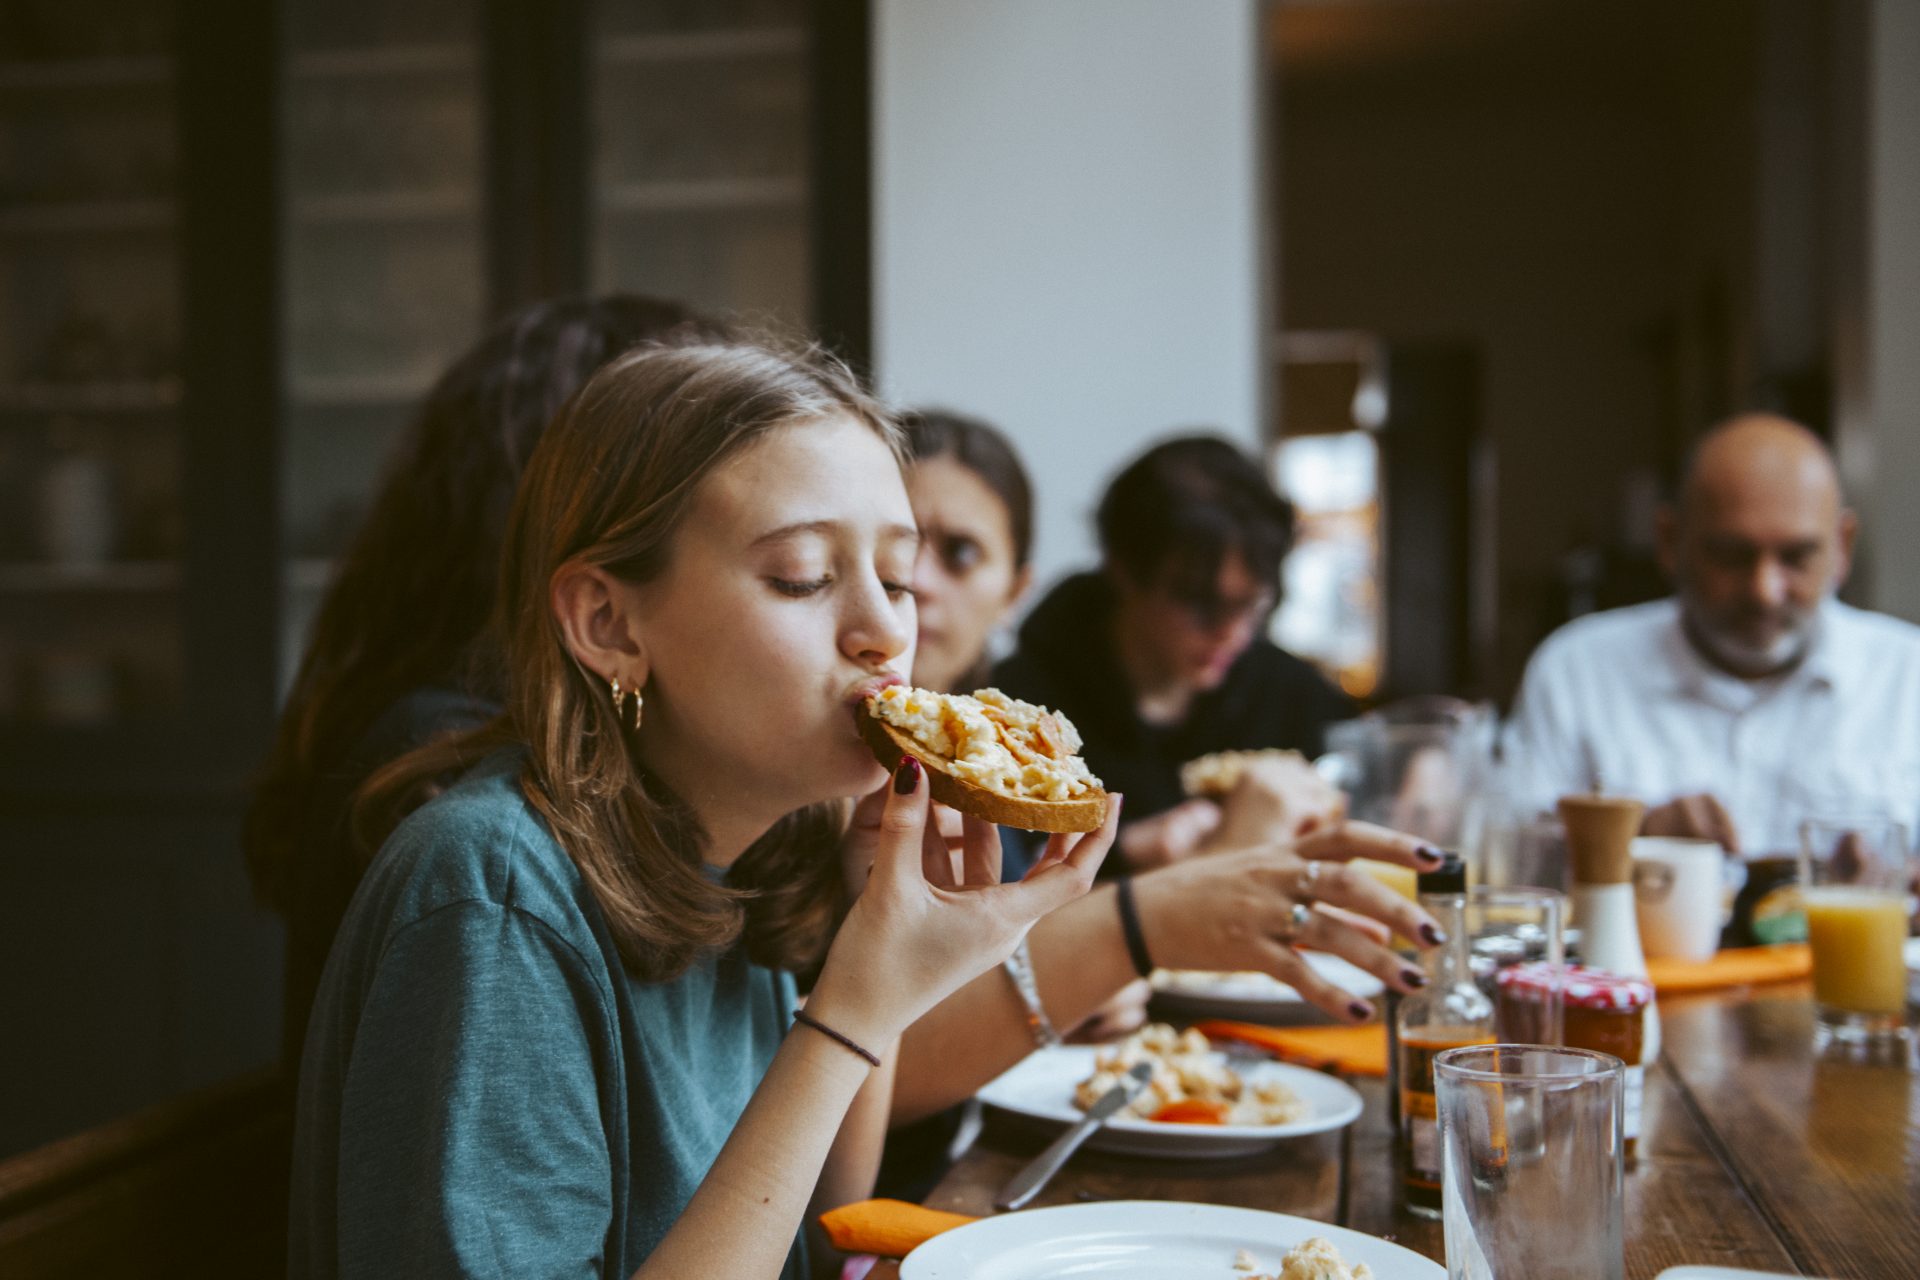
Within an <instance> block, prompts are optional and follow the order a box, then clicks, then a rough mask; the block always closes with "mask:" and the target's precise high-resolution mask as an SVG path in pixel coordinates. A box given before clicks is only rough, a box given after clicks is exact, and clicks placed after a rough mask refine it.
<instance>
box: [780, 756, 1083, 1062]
mask: <svg viewBox="0 0 1920 1280" xmlns="http://www.w3.org/2000/svg"><path fill="white" fill-rule="evenodd" d="M933 807H934V806H932V804H931V803H930V802H929V800H928V796H927V783H926V779H925V777H924V776H922V771H921V766H920V762H919V761H917V760H915V759H913V758H912V757H911V756H909V757H907V758H906V759H904V760H902V761H901V763H900V767H899V768H898V769H897V770H896V771H895V773H894V777H893V783H892V784H891V785H889V786H888V787H887V788H886V789H885V794H884V796H883V797H881V798H880V800H879V801H878V802H877V803H876V802H875V799H874V797H871V796H870V797H868V799H867V800H866V801H865V802H863V803H862V804H861V806H860V807H859V808H858V809H856V811H855V815H856V816H855V825H854V828H853V830H852V831H850V832H849V835H848V840H849V843H850V844H851V845H855V846H860V845H864V846H866V847H869V848H871V850H872V860H871V863H872V865H871V870H870V871H869V873H868V874H867V877H866V882H865V885H864V886H863V887H862V888H861V890H860V894H859V896H858V897H857V898H855V899H854V903H853V908H852V910H851V911H849V912H848V914H847V919H846V922H845V923H844V924H842V925H841V926H840V931H839V933H838V934H837V935H836V936H835V938H834V941H833V946H832V949H831V950H829V952H828V953H827V962H826V965H825V966H824V967H823V968H822V970H821V973H820V979H819V981H818V982H817V983H816V984H815V985H814V989H813V995H812V996H811V997H810V998H809V999H808V1002H807V1008H808V1010H809V1011H810V1012H812V1013H814V1014H815V1016H817V1017H820V1018H822V1019H824V1020H826V1021H827V1022H828V1023H829V1024H830V1025H832V1026H833V1027H835V1028H836V1029H838V1030H840V1031H842V1032H843V1033H845V1034H846V1035H849V1036H852V1037H853V1038H854V1039H856V1040H859V1041H860V1042H861V1043H862V1044H869V1043H871V1044H885V1043H887V1042H888V1041H890V1040H892V1039H893V1038H894V1037H896V1036H898V1035H899V1034H900V1033H901V1032H902V1031H904V1030H905V1029H906V1028H907V1027H908V1026H909V1025H910V1024H911V1023H912V1022H913V1021H914V1020H915V1019H917V1018H919V1017H920V1015H921V1014H923V1013H925V1012H926V1011H927V1010H928V1009H931V1008H932V1007H933V1006H934V1005H935V1004H938V1003H939V1002H940V1001H941V1000H943V999H945V998H946V997H947V996H949V995H951V994H952V993H953V992H954V991H956V990H958V989H959V988H960V987H961V986H963V985H964V984H966V983H967V982H969V981H971V980H972V979H974V978H976V977H978V976H979V975H980V974H982V973H985V972H986V971H987V970H988V969H990V968H992V967H993V966H994V965H996V964H999V963H1000V962H1001V961H1002V960H1005V959H1006V958H1007V957H1008V956H1009V955H1011V954H1012V953H1013V948H1014V947H1015V945H1017V944H1018V943H1019V941H1020V939H1021V938H1022V937H1023V936H1025V934H1026V931H1027V930H1028V929H1029V928H1031V927H1032V925H1033V923H1034V921H1036V920H1038V919H1039V918H1040V917H1041V916H1044V915H1046V914H1047V913H1048V912H1050V911H1053V910H1055V909H1056V908H1058V907H1061V906H1064V905H1065V904H1066V903H1068V902H1071V901H1072V900H1073V899H1075V898H1077V897H1079V896H1080V895H1082V894H1084V893H1085V892H1086V891H1087V890H1088V889H1089V888H1090V887H1091V886H1092V884H1093V873H1094V871H1095V869H1097V868H1098V867H1099V865H1100V861H1101V859H1103V858H1104V857H1105V856H1106V853H1107V849H1108V847H1109V846H1110V845H1112V843H1113V835H1114V831H1115V829H1116V828H1117V826H1118V825H1119V818H1120V797H1119V796H1115V797H1113V799H1112V801H1111V802H1110V803H1109V805H1108V806H1107V820H1106V823H1105V825H1103V826H1102V827H1101V828H1100V829H1099V830H1098V831H1093V832H1088V833H1087V834H1085V835H1080V836H1054V837H1053V838H1052V839H1051V840H1050V841H1048V844H1047V849H1046V852H1045V854H1043V855H1042V857H1041V858H1040V860H1039V861H1038V862H1036V863H1035V864H1034V866H1033V869H1032V870H1031V871H1029V872H1028V873H1027V875H1026V877H1025V878H1024V879H1023V880H1021V881H1020V882H1019V883H1017V884H1001V883H1000V882H999V881H1000V832H999V830H998V828H996V827H995V826H994V825H993V824H992V823H989V822H983V821H981V820H979V819H977V818H972V817H967V818H965V819H964V820H963V821H962V824H961V849H960V855H959V857H958V858H955V857H954V856H953V854H952V853H951V852H950V851H949V849H948V845H947V841H946V839H945V837H944V836H943V835H942V834H941V833H940V829H939V825H938V822H937V821H934V820H930V811H931V810H932V808H933ZM859 856H860V855H858V854H854V855H850V861H858V859H859ZM863 1037H864V1038H863Z"/></svg>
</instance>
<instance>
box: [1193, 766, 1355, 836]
mask: <svg viewBox="0 0 1920 1280" xmlns="http://www.w3.org/2000/svg"><path fill="white" fill-rule="evenodd" d="M1180 781H1181V786H1182V787H1183V788H1185V790H1186V791H1187V793H1188V794H1189V795H1196V796H1212V797H1215V798H1217V799H1218V800H1219V803H1220V808H1221V821H1220V825H1219V827H1218V828H1217V829H1216V830H1215V831H1214V832H1213V834H1212V835H1211V836H1210V837H1209V838H1208V840H1207V844H1208V846H1209V847H1211V848H1222V849H1237V848H1245V847H1247V846H1249V845H1254V844H1260V843H1268V842H1271V843H1276V844H1286V845H1290V844H1293V843H1294V842H1295V841H1298V840H1300V839H1302V838H1303V837H1305V836H1309V835H1311V834H1313V833H1314V832H1316V831H1321V830H1325V829H1326V828H1329V827H1333V826H1337V825H1339V823H1340V822H1341V820H1342V819H1344V818H1345V816H1346V811H1347V800H1346V797H1345V796H1344V795H1342V794H1341V793H1340V791H1339V789H1338V788H1336V787H1334V786H1333V785H1332V784H1331V783H1329V782H1328V781H1327V780H1326V779H1325V778H1322V777H1321V776H1320V774H1319V772H1318V771H1317V770H1316V769H1315V768H1314V767H1313V766H1312V765H1311V764H1309V763H1307V759H1306V757H1305V756H1303V755H1301V754H1300V753H1299V752H1297V751H1226V752H1217V753H1215V754H1213V755H1208V756H1201V757H1200V758H1199V759H1197V760H1192V761H1189V762H1188V763H1187V764H1186V766H1185V767H1184V768H1182V769H1181V771H1180Z"/></svg>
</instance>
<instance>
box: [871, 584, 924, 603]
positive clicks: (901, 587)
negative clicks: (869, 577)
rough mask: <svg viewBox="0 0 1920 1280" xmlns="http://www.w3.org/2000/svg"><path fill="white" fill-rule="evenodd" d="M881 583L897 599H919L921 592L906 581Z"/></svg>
mask: <svg viewBox="0 0 1920 1280" xmlns="http://www.w3.org/2000/svg"><path fill="white" fill-rule="evenodd" d="M880 585H881V586H883V587H885V588H886V589H887V594H888V595H890V596H892V597H893V598H894V599H895V600H915V599H918V598H919V595H920V593H919V592H917V591H915V590H914V589H913V588H912V587H910V586H908V585H907V584H906V583H904V582H883V583H881V584H880Z"/></svg>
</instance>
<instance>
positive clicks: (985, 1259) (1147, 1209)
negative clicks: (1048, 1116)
mask: <svg viewBox="0 0 1920 1280" xmlns="http://www.w3.org/2000/svg"><path fill="white" fill-rule="evenodd" d="M1312 1236H1324V1237H1325V1238H1326V1239H1327V1240H1329V1241H1331V1242H1332V1243H1333V1246H1334V1247H1335V1248H1336V1249H1338V1250H1340V1256H1341V1257H1342V1258H1344V1259H1346V1261H1347V1264H1348V1265H1349V1266H1352V1265H1353V1264H1355V1263H1361V1262H1364V1263H1366V1264H1367V1266H1369V1267H1371V1268H1372V1269H1373V1274H1374V1280H1446V1275H1447V1269H1446V1268H1445V1267H1443V1266H1441V1265H1440V1264H1439V1263H1437V1262H1435V1261H1433V1260H1432V1259H1430V1258H1423V1257H1421V1256H1420V1255H1419V1254H1417V1253H1414V1252H1413V1251H1412V1250H1410V1249H1404V1248H1402V1247H1400V1246H1399V1245H1397V1244H1389V1243H1387V1242H1386V1241H1385V1240H1381V1239H1379V1238H1377V1237H1375V1236H1369V1235H1362V1234H1361V1233H1360V1232H1358V1231H1349V1230H1347V1229H1346V1228H1345V1227H1335V1226H1330V1225H1329V1224H1327V1223H1324V1222H1315V1221H1313V1220H1312V1219H1311V1218H1295V1217H1291V1216H1289V1215H1287V1214H1284V1213H1262V1212H1261V1211H1260V1210H1258V1209H1230V1208H1227V1207H1225V1206H1223V1205H1215V1204H1186V1203H1182V1202H1179V1201H1172V1200H1118V1201H1113V1202H1111V1203H1107V1204H1067V1205H1057V1206H1055V1207H1053V1208H1049V1209H1028V1210H1026V1211H1025V1212H1023V1213H1009V1214H1003V1215H1001V1216H1000V1217H997V1218H982V1219H981V1220H980V1221H978V1222H972V1223H968V1224H967V1225H966V1226H964V1227H956V1228H955V1229H954V1230H952V1231H947V1232H943V1233H942V1234H940V1235H937V1236H935V1237H934V1238H933V1239H931V1240H929V1241H927V1242H926V1243H925V1244H923V1245H921V1246H920V1247H919V1248H918V1249H915V1250H914V1251H913V1252H912V1253H910V1254H908V1255H907V1260H906V1262H905V1263H904V1264H902V1266H901V1268H900V1280H1055V1277H1059V1276H1069V1275H1070V1276H1098V1277H1100V1280H1246V1274H1247V1273H1246V1272H1242V1271H1235V1270H1234V1269H1233V1259H1234V1255H1235V1254H1236V1253H1237V1252H1239V1251H1240V1250H1241V1249H1245V1250H1247V1251H1249V1252H1250V1253H1252V1254H1253V1260H1254V1262H1255V1263H1256V1264H1257V1265H1258V1266H1259V1267H1260V1270H1261V1272H1262V1273H1264V1274H1267V1275H1277V1274H1278V1273H1279V1271H1280V1259H1281V1258H1283V1257H1285V1256H1286V1253H1287V1250H1289V1249H1291V1248H1293V1247H1294V1246H1295V1245H1297V1244H1299V1243H1300V1242H1301V1241H1303V1240H1306V1239H1308V1238H1310V1237H1312Z"/></svg>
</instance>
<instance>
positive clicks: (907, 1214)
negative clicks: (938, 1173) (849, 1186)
mask: <svg viewBox="0 0 1920 1280" xmlns="http://www.w3.org/2000/svg"><path fill="white" fill-rule="evenodd" d="M972 1221H973V1219H972V1218H969V1217H968V1216H967V1215H966V1214H964V1213H943V1212H941V1211H940V1210H938V1209H928V1208H925V1207H923V1206H921V1205H917V1204H908V1203H907V1202H906V1201H904V1200H861V1201H858V1202H856V1203H854V1204H843V1205H841V1206H840V1207H839V1208H838V1209H832V1210H829V1211H828V1212H826V1213H823V1214H821V1215H820V1225H821V1226H822V1227H824V1228H825V1229H826V1232H827V1238H828V1239H829V1240H832V1241H833V1247H834V1248H836V1249H838V1250H840V1252H842V1253H872V1254H878V1255H879V1256H880V1257H882V1258H904V1257H906V1256H907V1255H908V1254H909V1253H912V1252H913V1250H914V1248H915V1247H916V1246H918V1245H922V1244H925V1243H926V1242H927V1241H929V1240H931V1239H933V1238H934V1237H935V1236H937V1235H939V1234H940V1233H941V1232H943V1231H951V1230H953V1229H954V1228H955V1227H964V1226H966V1225H967V1224H968V1223H969V1222H972Z"/></svg>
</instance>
